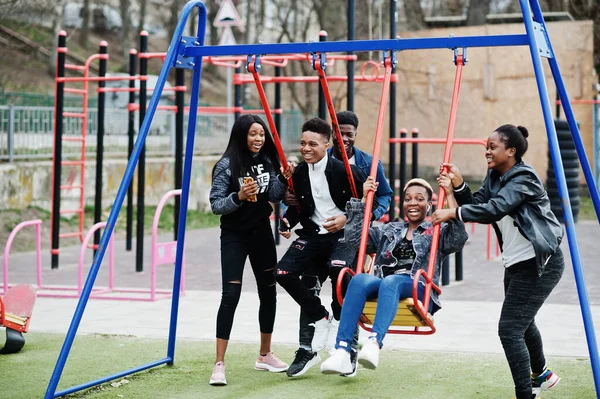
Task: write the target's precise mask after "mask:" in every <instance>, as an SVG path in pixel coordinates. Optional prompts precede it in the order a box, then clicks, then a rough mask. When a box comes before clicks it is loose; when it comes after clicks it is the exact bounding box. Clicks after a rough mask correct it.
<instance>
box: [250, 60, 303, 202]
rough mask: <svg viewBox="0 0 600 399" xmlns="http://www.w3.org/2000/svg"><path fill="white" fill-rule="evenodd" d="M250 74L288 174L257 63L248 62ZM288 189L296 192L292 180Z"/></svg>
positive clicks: (284, 168) (280, 159)
mask: <svg viewBox="0 0 600 399" xmlns="http://www.w3.org/2000/svg"><path fill="white" fill-rule="evenodd" d="M247 67H248V72H250V73H251V74H252V77H254V82H255V83H256V89H257V90H258V95H259V96H260V102H261V103H262V106H263V108H264V110H265V116H266V117H267V121H268V122H269V128H270V129H271V135H272V136H273V141H274V143H275V148H276V149H277V154H278V155H279V162H280V163H281V166H282V167H283V171H284V172H287V170H288V169H289V165H288V163H287V159H286V157H285V153H284V152H283V146H282V145H281V140H280V139H279V133H277V126H275V120H273V115H272V114H271V108H270V107H269V101H268V100H267V95H266V94H265V89H264V88H263V85H262V83H261V81H260V75H259V74H258V71H257V70H256V68H255V62H248V64H247ZM288 187H289V188H290V191H292V192H294V183H293V182H292V178H291V177H290V178H289V179H288Z"/></svg>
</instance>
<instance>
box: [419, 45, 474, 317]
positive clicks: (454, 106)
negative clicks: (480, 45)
mask: <svg viewBox="0 0 600 399" xmlns="http://www.w3.org/2000/svg"><path fill="white" fill-rule="evenodd" d="M465 57H466V50H465V49H463V53H462V54H458V50H457V49H454V64H455V65H456V73H455V75H454V89H453V92H452V103H451V105H450V119H449V121H448V132H447V134H446V146H445V148H444V161H443V162H444V163H448V162H450V158H451V155H452V143H453V140H454V128H455V126H456V113H457V111H458V95H459V93H460V83H461V80H462V69H463V66H464V65H465V62H466V58H465ZM447 171H448V170H447V168H446V167H444V169H443V172H447ZM445 199H446V192H445V191H444V189H443V188H441V187H440V189H439V191H438V200H437V205H438V208H439V209H442V208H443V207H444V200H445ZM439 241H440V225H439V224H438V225H436V226H435V227H434V228H433V239H432V242H431V248H430V251H429V264H428V265H427V274H425V273H424V272H423V270H419V271H417V273H416V274H415V277H414V280H413V301H414V303H415V309H416V310H417V312H418V313H419V314H420V315H421V317H422V318H423V320H427V313H428V311H427V309H429V301H430V299H431V289H432V288H433V289H435V290H436V291H437V292H438V293H441V290H440V288H439V287H438V286H436V285H435V284H433V275H434V270H435V262H436V255H437V251H438V247H439ZM421 275H423V277H424V278H425V282H426V284H425V292H424V297H423V306H422V307H421V306H420V305H419V301H418V297H417V293H418V287H419V277H420V276H421Z"/></svg>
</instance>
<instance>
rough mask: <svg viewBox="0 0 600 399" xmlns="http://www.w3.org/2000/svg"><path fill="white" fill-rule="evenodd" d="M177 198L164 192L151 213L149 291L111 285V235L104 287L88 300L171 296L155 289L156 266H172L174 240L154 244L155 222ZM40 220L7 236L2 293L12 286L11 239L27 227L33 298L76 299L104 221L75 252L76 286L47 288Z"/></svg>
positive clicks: (165, 291)
mask: <svg viewBox="0 0 600 399" xmlns="http://www.w3.org/2000/svg"><path fill="white" fill-rule="evenodd" d="M179 195H181V190H171V191H169V192H167V193H166V194H165V195H164V196H163V197H162V198H161V200H160V202H159V204H158V206H157V208H156V211H155V213H154V220H153V224H152V245H151V248H150V250H151V254H152V255H151V269H150V270H151V273H150V283H149V288H124V287H118V286H117V284H115V280H116V278H115V262H114V236H113V235H111V237H110V240H109V242H108V255H109V257H108V276H107V286H105V287H94V289H93V290H92V293H91V295H90V298H92V299H104V300H129V301H156V300H159V299H165V298H170V297H171V290H165V289H157V288H156V280H157V267H158V266H159V265H164V264H173V263H174V262H175V248H176V245H177V241H167V242H158V222H159V220H160V215H161V213H162V210H163V208H164V206H165V205H166V203H167V201H168V200H169V199H171V198H173V197H177V196H179ZM41 225H42V221H41V220H30V221H25V222H22V223H20V224H19V225H17V226H16V227H15V228H14V229H13V231H12V232H11V233H10V235H9V237H8V240H7V242H6V246H5V247H4V258H3V281H2V287H1V288H2V293H4V294H5V293H7V292H8V291H9V288H11V287H13V285H11V284H10V283H9V273H8V264H9V255H10V248H11V246H12V243H13V242H14V240H15V237H16V235H17V234H18V233H19V231H21V230H22V229H23V228H25V227H28V226H35V229H36V232H35V235H36V283H35V284H33V285H32V286H33V287H34V288H35V289H36V291H37V296H39V297H48V298H79V297H80V296H81V294H82V292H83V288H84V274H85V256H86V253H87V252H88V251H89V249H90V248H94V247H93V244H92V243H91V240H92V238H93V236H94V234H96V232H98V231H100V230H102V229H103V228H105V227H106V222H100V223H96V224H95V225H94V226H92V227H91V228H90V229H89V230H88V232H87V233H86V235H85V237H84V238H83V242H82V243H81V245H80V249H79V258H78V259H79V261H78V265H77V285H76V286H65V285H61V286H58V285H49V284H44V283H43V271H42V248H41ZM180 294H183V295H185V261H184V263H183V271H182V274H181V291H180Z"/></svg>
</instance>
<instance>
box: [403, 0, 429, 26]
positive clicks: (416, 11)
mask: <svg viewBox="0 0 600 399" xmlns="http://www.w3.org/2000/svg"><path fill="white" fill-rule="evenodd" d="M404 14H405V15H406V25H407V28H408V30H420V29H423V28H425V17H424V16H423V9H422V8H421V3H420V1H419V0H404Z"/></svg>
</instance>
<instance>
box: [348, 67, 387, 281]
mask: <svg viewBox="0 0 600 399" xmlns="http://www.w3.org/2000/svg"><path fill="white" fill-rule="evenodd" d="M391 58H392V57H387V58H386V59H385V76H384V83H383V88H382V90H381V99H380V105H379V114H378V116H377V128H376V129H375V144H373V162H371V171H370V173H369V176H371V177H373V178H374V177H375V176H376V175H377V165H378V163H379V150H380V149H381V148H380V147H381V140H382V138H383V137H382V136H383V124H384V121H385V111H386V106H387V102H388V97H389V91H390V78H391V76H392V68H393V65H392V59H391ZM374 194H375V193H374V192H373V191H369V193H368V194H367V203H366V204H365V215H364V217H363V225H362V233H361V236H360V247H359V248H358V263H357V266H356V273H362V270H363V264H364V263H365V252H366V251H367V240H368V235H369V227H370V225H371V210H372V209H373V195H374Z"/></svg>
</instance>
